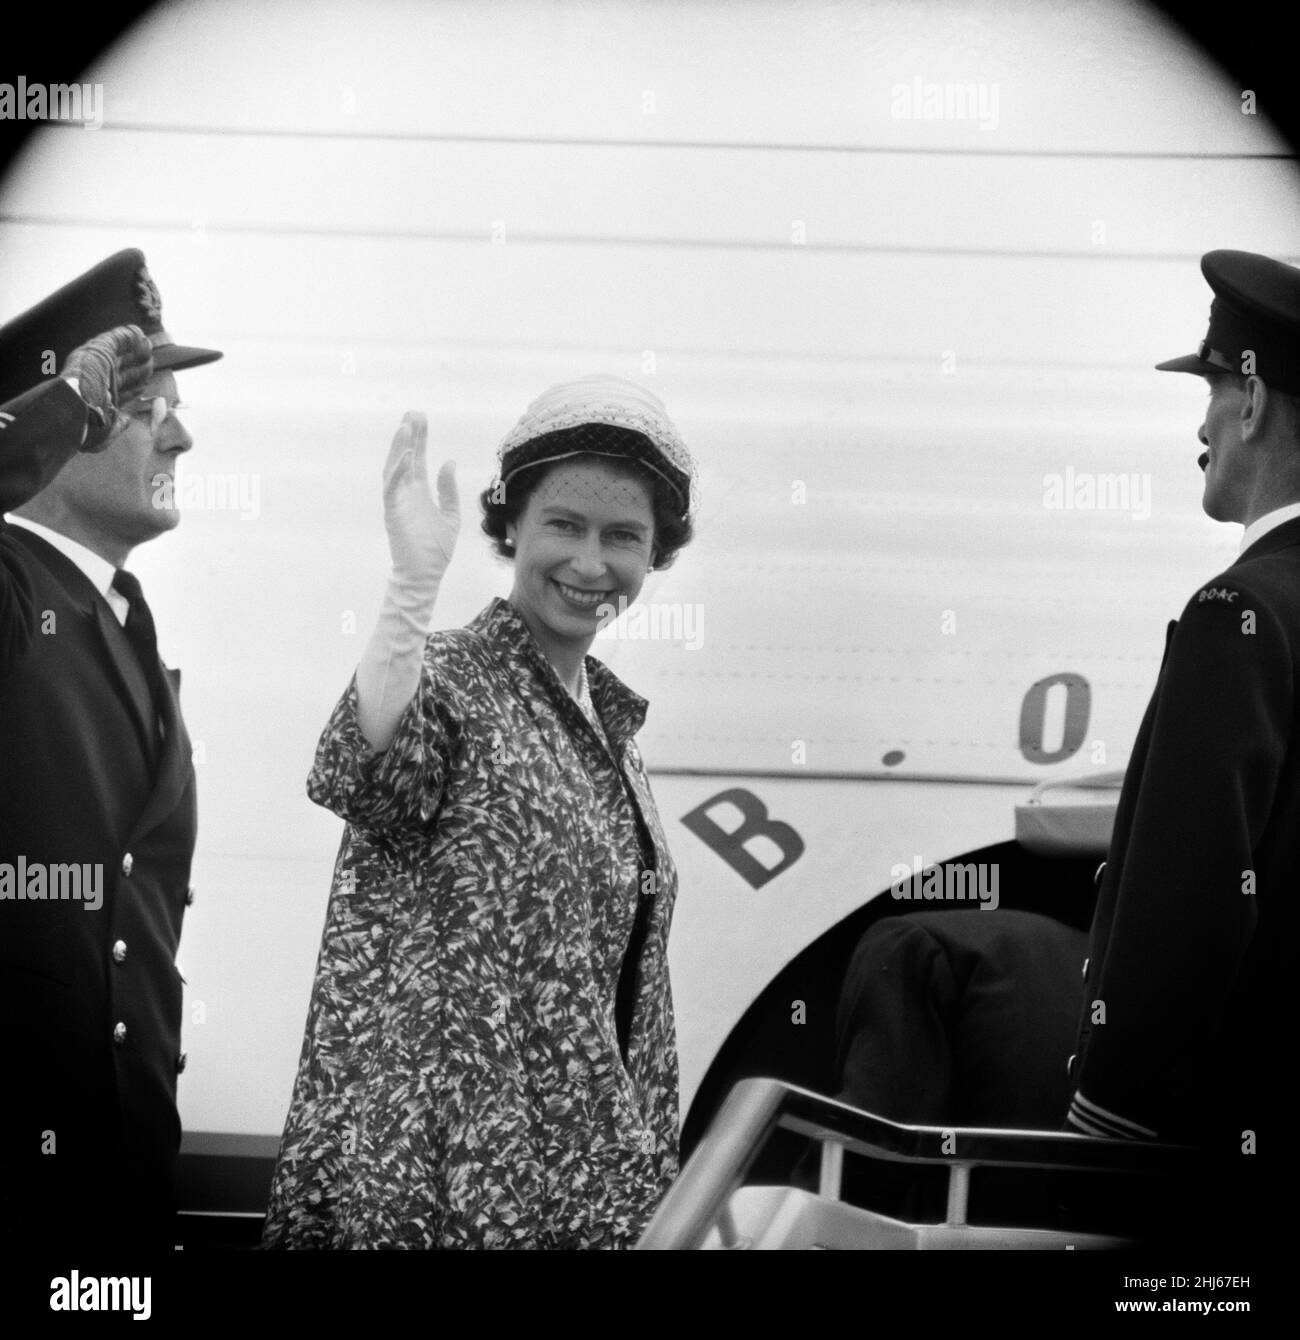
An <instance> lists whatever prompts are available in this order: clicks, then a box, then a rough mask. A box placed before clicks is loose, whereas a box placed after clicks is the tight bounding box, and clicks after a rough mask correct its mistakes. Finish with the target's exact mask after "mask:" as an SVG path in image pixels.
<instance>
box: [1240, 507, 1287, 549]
mask: <svg viewBox="0 0 1300 1340" xmlns="http://www.w3.org/2000/svg"><path fill="white" fill-rule="evenodd" d="M1297 516H1300V502H1294V503H1288V504H1287V505H1286V506H1285V507H1275V508H1274V509H1273V510H1272V511H1271V512H1265V513H1264V515H1263V516H1259V517H1256V518H1255V519H1254V521H1252V522H1251V523H1250V525H1249V526H1247V527H1246V530H1245V533H1244V534H1243V535H1242V537H1241V549H1240V550H1239V551H1238V552H1239V553H1243V554H1244V553H1245V552H1246V550H1247V549H1249V548H1250V546H1251V545H1252V544H1254V543H1255V542H1256V541H1257V540H1262V539H1263V538H1264V536H1265V535H1267V534H1268V533H1269V531H1271V530H1276V529H1277V527H1278V526H1280V525H1282V524H1283V523H1284V522H1287V521H1290V520H1291V519H1292V518H1293V517H1297Z"/></svg>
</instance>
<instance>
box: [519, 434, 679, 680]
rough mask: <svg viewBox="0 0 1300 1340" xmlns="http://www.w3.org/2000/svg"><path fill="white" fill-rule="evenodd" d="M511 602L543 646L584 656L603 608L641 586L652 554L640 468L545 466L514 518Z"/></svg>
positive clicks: (602, 461)
mask: <svg viewBox="0 0 1300 1340" xmlns="http://www.w3.org/2000/svg"><path fill="white" fill-rule="evenodd" d="M506 537H507V539H509V540H510V541H511V542H512V543H513V546H514V553H515V584H514V588H513V590H512V591H511V593H510V603H511V604H512V605H514V607H515V608H516V609H517V610H518V611H519V613H520V615H521V616H522V618H523V620H524V622H525V623H526V624H527V625H528V627H529V629H530V630H531V631H532V633H533V636H534V637H536V638H537V640H538V642H540V643H541V645H542V649H543V650H544V651H545V652H546V653H547V655H548V656H550V657H551V659H552V660H555V659H556V652H557V651H559V652H563V653H567V654H569V655H571V654H573V653H575V652H576V653H577V654H578V655H581V654H583V653H585V652H586V650H587V648H588V647H589V646H590V645H591V640H592V638H594V637H595V635H596V631H597V629H598V628H599V627H600V625H601V622H602V619H603V618H604V617H605V616H606V615H607V613H608V611H602V608H601V607H602V606H606V605H613V606H615V607H616V608H622V607H623V606H621V605H620V600H621V601H623V602H625V604H628V605H630V604H631V603H632V602H633V601H634V600H635V599H636V598H637V596H638V594H639V593H640V591H641V585H642V583H643V582H644V581H645V575H646V572H647V570H648V569H649V566H650V557H651V554H652V553H653V552H654V507H653V502H652V498H651V492H650V486H649V485H648V484H647V483H646V481H645V480H644V479H643V478H642V476H641V474H640V472H639V471H637V470H636V468H635V467H633V466H628V465H624V464H622V463H620V462H619V461H616V460H610V459H608V458H605V457H599V456H580V457H576V458H574V459H573V460H571V461H561V462H560V463H558V464H556V465H552V466H550V467H549V468H548V469H547V470H546V473H545V474H544V475H543V477H542V478H541V479H540V480H539V481H538V482H537V484H536V485H535V486H534V488H533V490H532V493H531V494H530V495H529V497H528V501H527V503H526V504H525V506H524V509H523V511H522V512H521V513H520V516H519V519H518V521H517V522H512V523H511V524H509V525H508V526H507V527H506Z"/></svg>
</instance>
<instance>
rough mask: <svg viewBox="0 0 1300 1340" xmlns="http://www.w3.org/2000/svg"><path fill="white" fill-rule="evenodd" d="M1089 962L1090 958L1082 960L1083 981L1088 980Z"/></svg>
mask: <svg viewBox="0 0 1300 1340" xmlns="http://www.w3.org/2000/svg"><path fill="white" fill-rule="evenodd" d="M1091 962H1092V960H1091V959H1090V958H1086V959H1084V960H1083V980H1084V981H1085V982H1086V981H1087V980H1088V964H1090V963H1091Z"/></svg>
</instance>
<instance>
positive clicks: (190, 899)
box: [185, 884, 194, 907]
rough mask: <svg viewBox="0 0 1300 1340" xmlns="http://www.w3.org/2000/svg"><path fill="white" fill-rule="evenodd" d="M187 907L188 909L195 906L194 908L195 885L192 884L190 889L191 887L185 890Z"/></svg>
mask: <svg viewBox="0 0 1300 1340" xmlns="http://www.w3.org/2000/svg"><path fill="white" fill-rule="evenodd" d="M185 906H186V907H193V906H194V885H193V884H191V885H190V887H189V888H188V889H186V890H185Z"/></svg>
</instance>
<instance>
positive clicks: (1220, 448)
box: [1196, 376, 1255, 521]
mask: <svg viewBox="0 0 1300 1340" xmlns="http://www.w3.org/2000/svg"><path fill="white" fill-rule="evenodd" d="M1205 380H1206V381H1207V382H1208V383H1209V391H1210V402H1209V404H1208V405H1207V406H1206V410H1205V420H1204V422H1203V423H1202V424H1201V426H1200V428H1199V429H1198V431H1197V434H1196V436H1197V437H1198V438H1199V439H1200V441H1201V443H1202V445H1203V446H1204V447H1205V451H1204V452H1202V453H1201V456H1200V458H1199V462H1198V463H1199V464H1200V466H1201V468H1202V469H1203V470H1204V471H1205V492H1204V494H1203V495H1202V498H1201V506H1202V507H1203V508H1204V509H1205V513H1206V515H1207V516H1210V517H1212V518H1213V519H1214V520H1215V521H1244V520H1245V518H1246V513H1247V508H1248V504H1249V500H1250V498H1251V495H1252V490H1253V487H1254V478H1253V470H1254V457H1255V453H1253V452H1252V451H1251V450H1250V447H1249V445H1248V444H1247V443H1245V442H1244V441H1243V440H1242V432H1241V429H1242V410H1243V408H1245V404H1246V391H1245V387H1244V386H1243V385H1242V383H1241V381H1240V380H1239V379H1238V378H1236V377H1232V376H1224V377H1207V378H1206V379H1205Z"/></svg>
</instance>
